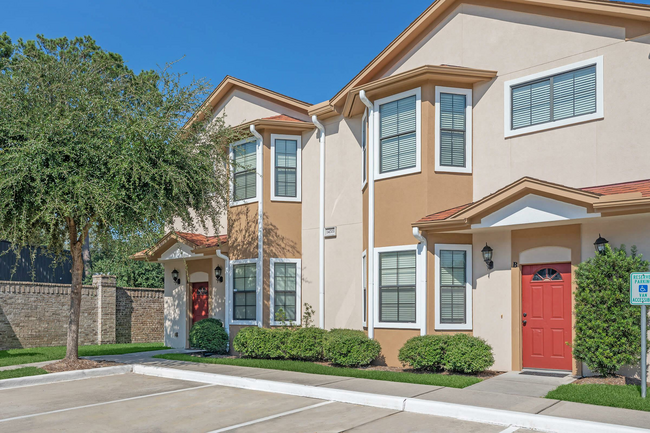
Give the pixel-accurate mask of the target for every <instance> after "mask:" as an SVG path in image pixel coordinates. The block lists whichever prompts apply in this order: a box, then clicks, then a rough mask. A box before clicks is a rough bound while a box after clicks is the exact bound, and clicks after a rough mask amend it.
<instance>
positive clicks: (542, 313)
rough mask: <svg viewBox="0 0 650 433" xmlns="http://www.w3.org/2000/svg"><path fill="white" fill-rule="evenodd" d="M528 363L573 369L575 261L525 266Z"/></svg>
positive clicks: (525, 352)
mask: <svg viewBox="0 0 650 433" xmlns="http://www.w3.org/2000/svg"><path fill="white" fill-rule="evenodd" d="M521 286H522V296H521V299H522V310H521V312H522V317H521V325H522V329H523V362H524V364H523V365H524V367H529V368H549V369H554V370H571V346H569V345H570V344H571V265H570V264H569V263H560V264H555V265H534V266H524V267H523V269H522V284H521Z"/></svg>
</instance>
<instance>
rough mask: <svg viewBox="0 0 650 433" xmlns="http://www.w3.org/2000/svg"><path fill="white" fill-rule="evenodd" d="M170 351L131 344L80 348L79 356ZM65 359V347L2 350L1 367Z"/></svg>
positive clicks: (158, 347)
mask: <svg viewBox="0 0 650 433" xmlns="http://www.w3.org/2000/svg"><path fill="white" fill-rule="evenodd" d="M162 349H169V348H168V347H166V346H165V345H163V344H162V343H129V344H103V345H92V346H79V356H105V355H123V354H125V353H135V352H147V351H150V350H162ZM64 357H65V346H54V347H33V348H31V349H9V350H0V367H6V366H8V365H18V364H29V363H32V362H41V361H55V360H57V359H63V358H64Z"/></svg>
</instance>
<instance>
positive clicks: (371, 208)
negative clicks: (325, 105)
mask: <svg viewBox="0 0 650 433" xmlns="http://www.w3.org/2000/svg"><path fill="white" fill-rule="evenodd" d="M359 99H361V102H363V105H365V106H366V107H368V143H367V146H368V255H367V260H368V277H367V278H368V289H369V290H368V301H367V302H368V317H367V320H368V321H367V323H368V337H369V338H375V128H374V125H375V120H374V118H375V116H374V112H375V106H374V105H373V103H372V102H371V101H370V99H368V98H367V97H366V92H365V90H362V91H361V92H359ZM364 126H365V125H364Z"/></svg>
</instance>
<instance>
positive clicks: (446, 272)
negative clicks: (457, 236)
mask: <svg viewBox="0 0 650 433" xmlns="http://www.w3.org/2000/svg"><path fill="white" fill-rule="evenodd" d="M466 257H467V253H466V252H465V251H457V250H456V251H454V250H442V251H440V323H465V321H466V316H465V313H466V309H465V305H466V297H465V287H466V284H467V274H466Z"/></svg>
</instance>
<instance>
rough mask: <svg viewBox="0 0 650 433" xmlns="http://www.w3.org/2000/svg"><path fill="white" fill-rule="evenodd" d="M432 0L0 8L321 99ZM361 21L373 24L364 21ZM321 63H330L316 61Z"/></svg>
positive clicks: (29, 27)
mask: <svg viewBox="0 0 650 433" xmlns="http://www.w3.org/2000/svg"><path fill="white" fill-rule="evenodd" d="M430 2H431V0H400V1H394V0H393V1H389V0H367V1H362V0H325V1H319V2H317V1H315V0H276V1H269V0H219V1H214V0H208V1H205V2H186V3H185V4H186V6H185V7H184V8H182V7H180V5H181V2H178V1H175V2H172V1H167V0H160V1H156V2H154V1H139V0H131V1H117V0H113V1H104V0H93V1H88V0H84V1H64V2H51V1H29V2H19V1H14V2H7V3H6V4H4V5H3V7H2V11H3V12H2V17H0V32H2V31H6V32H7V33H8V34H9V35H10V36H11V37H12V39H14V40H15V39H18V38H19V37H22V38H24V39H33V38H34V36H35V35H36V34H37V33H42V34H44V35H45V36H46V37H59V36H68V37H74V36H82V35H90V36H92V37H93V38H95V39H96V40H97V42H98V43H99V45H100V46H102V47H103V48H104V49H106V50H109V51H114V52H117V53H120V54H121V55H122V56H123V57H124V58H125V59H126V60H127V62H128V64H129V66H130V67H131V68H133V69H135V70H141V69H150V68H155V67H156V65H163V64H165V63H166V62H170V61H173V60H177V59H180V58H181V57H183V56H185V58H184V59H183V60H182V61H181V62H180V63H178V64H177V66H176V67H175V70H176V71H178V72H187V73H188V74H189V76H195V77H207V78H208V79H210V81H211V82H212V84H213V85H215V86H216V85H217V84H218V83H219V82H220V81H221V80H222V79H223V77H224V76H225V75H233V76H235V77H237V78H241V79H243V80H246V81H250V82H252V83H255V84H258V85H260V86H263V87H267V88H269V89H271V90H275V91H277V92H280V93H284V94H287V95H289V96H292V97H294V98H298V99H301V100H304V101H307V102H311V103H318V102H321V101H324V100H326V99H329V98H330V97H332V96H333V95H334V94H335V93H336V92H337V91H338V90H340V89H341V87H343V86H344V85H345V84H346V83H347V82H348V81H349V80H350V79H352V77H354V75H356V74H357V73H358V72H359V71H360V70H361V69H362V68H363V67H364V66H365V65H366V64H367V63H368V62H369V61H370V60H372V59H373V58H374V57H375V56H376V55H377V54H378V53H379V52H380V51H381V50H382V49H384V47H385V46H386V45H388V44H389V43H390V41H392V40H393V39H394V38H395V37H396V36H397V35H398V34H399V33H400V32H401V31H402V30H403V29H404V28H405V27H406V26H407V25H408V24H409V23H410V22H411V21H413V20H414V19H415V18H416V17H417V16H418V15H419V14H420V13H421V12H422V11H423V10H424V9H425V8H426V7H427V6H428V5H429V4H430ZM639 2H640V3H646V4H650V0H641V1H639ZM368 23H372V27H370V26H369V24H368ZM323 65H328V66H327V68H323V67H322V66H323Z"/></svg>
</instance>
